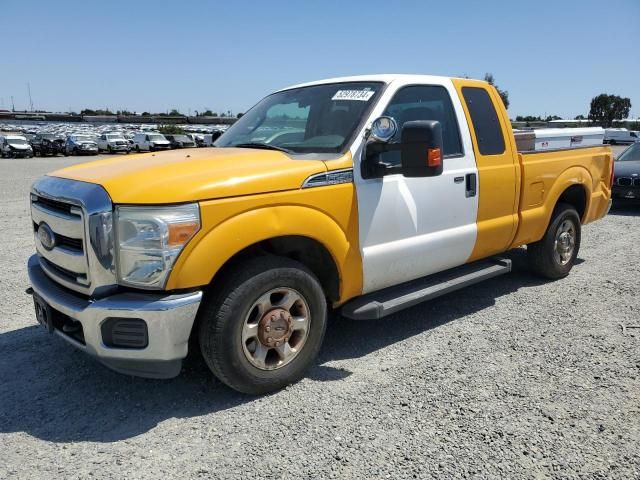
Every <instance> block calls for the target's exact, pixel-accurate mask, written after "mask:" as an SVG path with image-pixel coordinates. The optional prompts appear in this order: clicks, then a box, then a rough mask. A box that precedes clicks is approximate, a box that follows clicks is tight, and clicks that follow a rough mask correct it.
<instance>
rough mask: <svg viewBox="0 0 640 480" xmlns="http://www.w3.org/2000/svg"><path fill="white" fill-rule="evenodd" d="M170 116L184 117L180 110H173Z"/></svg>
mask: <svg viewBox="0 0 640 480" xmlns="http://www.w3.org/2000/svg"><path fill="white" fill-rule="evenodd" d="M169 115H171V116H172V117H176V116H179V115H182V114H181V113H180V112H179V111H178V110H176V109H175V108H172V109H171V111H170V112H169Z"/></svg>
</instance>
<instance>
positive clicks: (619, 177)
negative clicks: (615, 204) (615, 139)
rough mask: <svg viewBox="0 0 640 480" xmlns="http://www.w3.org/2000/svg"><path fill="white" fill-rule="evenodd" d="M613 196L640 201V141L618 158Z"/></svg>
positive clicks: (617, 198) (615, 166)
mask: <svg viewBox="0 0 640 480" xmlns="http://www.w3.org/2000/svg"><path fill="white" fill-rule="evenodd" d="M613 168H614V180H613V189H612V192H611V197H612V198H613V199H615V200H618V201H620V200H622V201H633V202H640V143H634V144H633V145H631V146H630V147H629V148H627V149H626V150H625V151H624V152H622V153H621V154H620V156H619V157H618V158H617V159H616V161H615V163H614V167H613Z"/></svg>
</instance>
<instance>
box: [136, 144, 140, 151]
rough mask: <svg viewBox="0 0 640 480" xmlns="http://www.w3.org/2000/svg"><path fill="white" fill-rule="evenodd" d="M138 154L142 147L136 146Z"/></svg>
mask: <svg viewBox="0 0 640 480" xmlns="http://www.w3.org/2000/svg"><path fill="white" fill-rule="evenodd" d="M136 153H140V145H136Z"/></svg>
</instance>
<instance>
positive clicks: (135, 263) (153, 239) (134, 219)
mask: <svg viewBox="0 0 640 480" xmlns="http://www.w3.org/2000/svg"><path fill="white" fill-rule="evenodd" d="M199 229H200V210H199V209H198V205H197V204H195V203H192V204H187V205H177V206H171V207H116V242H117V246H118V248H117V271H118V283H120V284H122V285H129V286H133V287H140V288H149V289H162V288H163V287H164V285H165V283H166V281H167V278H168V276H169V272H171V269H172V268H173V264H174V263H175V261H176V259H177V258H178V255H180V252H181V251H182V249H183V248H184V246H185V245H186V244H187V243H188V242H189V240H191V239H192V238H193V236H194V235H195V234H196V232H197V231H198V230H199Z"/></svg>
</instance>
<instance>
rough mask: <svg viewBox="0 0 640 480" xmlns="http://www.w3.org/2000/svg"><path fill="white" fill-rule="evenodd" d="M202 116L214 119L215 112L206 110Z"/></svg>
mask: <svg viewBox="0 0 640 480" xmlns="http://www.w3.org/2000/svg"><path fill="white" fill-rule="evenodd" d="M200 115H202V116H203V117H213V112H212V111H211V110H205V111H204V112H202V113H201V114H200Z"/></svg>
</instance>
